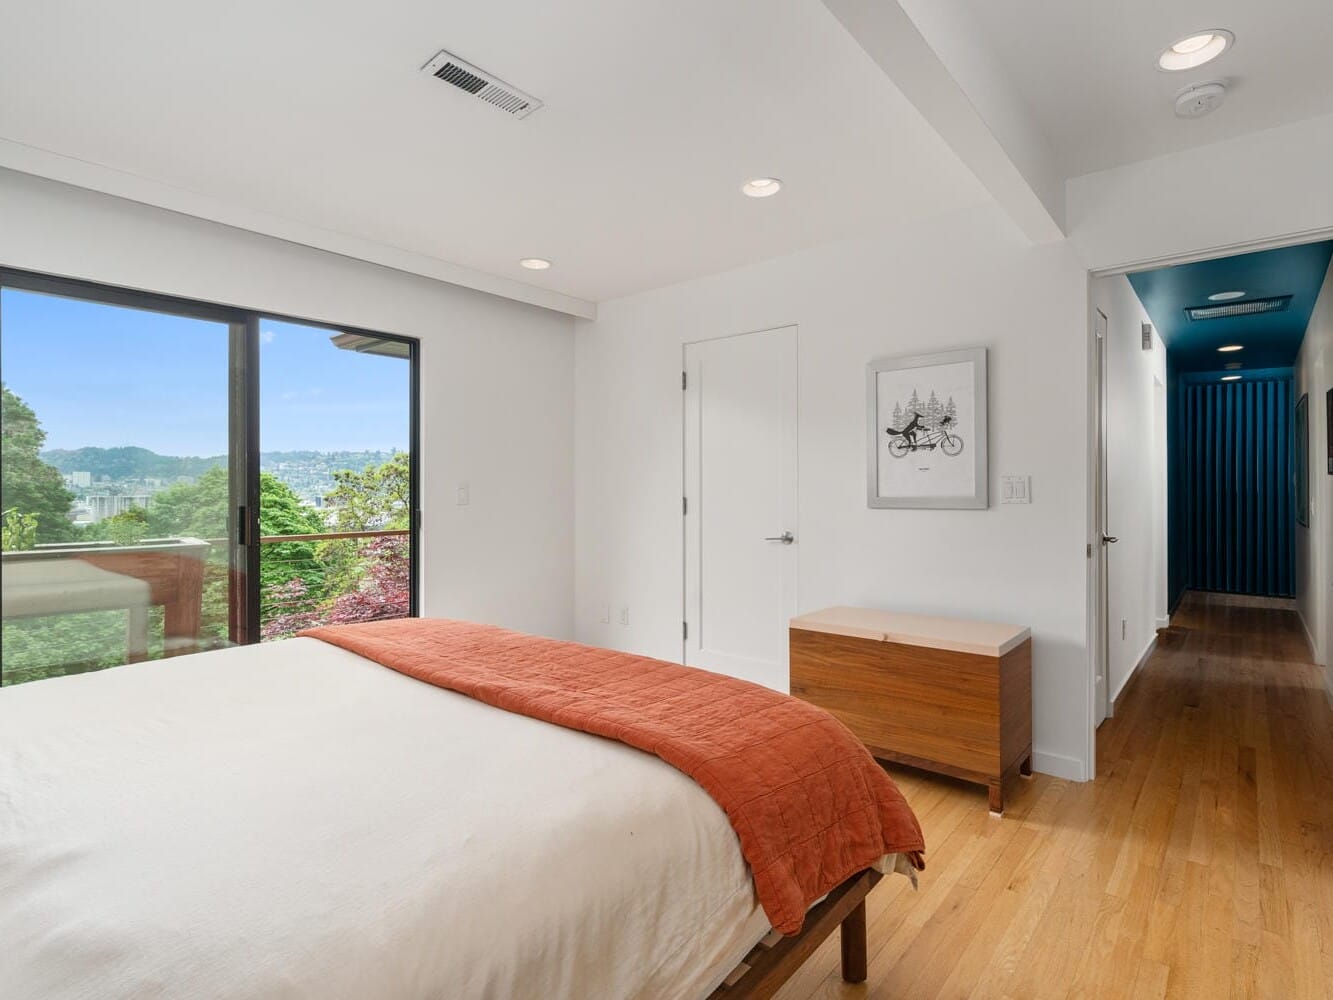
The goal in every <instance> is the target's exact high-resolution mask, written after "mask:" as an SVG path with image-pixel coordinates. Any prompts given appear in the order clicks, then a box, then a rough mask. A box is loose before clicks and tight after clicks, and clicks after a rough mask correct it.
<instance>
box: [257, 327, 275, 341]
mask: <svg viewBox="0 0 1333 1000" xmlns="http://www.w3.org/2000/svg"><path fill="white" fill-rule="evenodd" d="M276 336H277V333H276V332H275V331H273V330H260V331H259V342H260V343H261V344H271V343H273V338H274V337H276Z"/></svg>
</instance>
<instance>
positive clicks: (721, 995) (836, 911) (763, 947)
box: [708, 869, 884, 1000]
mask: <svg viewBox="0 0 1333 1000" xmlns="http://www.w3.org/2000/svg"><path fill="white" fill-rule="evenodd" d="M883 877H884V876H883V875H881V874H880V873H879V872H877V871H874V870H871V869H867V870H866V871H863V872H861V873H860V874H858V875H853V876H852V877H851V878H849V879H848V880H847V881H846V882H844V883H842V885H840V886H838V887H837V888H836V889H834V890H833V891H832V892H830V893H829V894H828V895H827V896H826V897H824V901H823V902H822V903H819V904H818V905H816V906H814V907H812V908H811V909H810V912H809V913H807V914H806V915H805V926H804V927H802V928H801V933H799V934H797V935H795V936H794V937H783V936H782V935H780V934H778V932H777V931H773V932H772V933H770V934H769V935H768V936H767V937H766V938H764V939H763V940H762V941H760V942H759V943H758V944H757V945H755V946H754V947H753V948H751V949H750V952H749V954H747V955H746V956H745V958H743V959H742V960H741V963H740V964H739V965H738V966H736V968H735V969H733V970H732V971H731V974H730V975H729V976H727V978H726V979H725V980H724V981H723V983H722V985H721V986H719V987H718V988H717V989H716V990H714V991H713V992H712V993H711V994H710V995H709V997H708V1000H767V998H768V997H771V996H773V994H775V993H776V992H777V991H778V990H779V989H780V988H781V987H782V984H783V983H785V982H786V981H787V980H788V979H790V978H791V977H792V975H793V974H795V972H796V970H797V969H799V968H800V967H801V966H802V965H803V964H804V963H805V961H806V959H808V958H809V957H810V956H811V955H813V954H814V953H815V951H816V950H817V949H818V948H819V946H820V945H821V944H823V943H824V941H825V940H826V939H827V938H828V936H829V935H830V934H832V933H833V931H834V930H835V929H837V928H841V937H842V978H843V979H844V980H846V981H847V982H849V983H864V982H865V981H866V961H867V957H868V953H867V948H866V896H867V895H869V894H870V890H871V889H873V888H874V887H875V884H876V883H877V882H879V880H880V879H882V878H883Z"/></svg>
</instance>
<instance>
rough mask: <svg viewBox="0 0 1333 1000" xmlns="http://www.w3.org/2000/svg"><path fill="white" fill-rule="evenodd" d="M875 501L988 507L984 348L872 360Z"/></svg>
mask: <svg viewBox="0 0 1333 1000" xmlns="http://www.w3.org/2000/svg"><path fill="white" fill-rule="evenodd" d="M866 414H867V420H866V422H867V438H866V445H867V451H866V467H867V475H866V489H867V502H868V503H869V505H870V506H871V507H942V508H950V507H954V508H984V507H986V506H987V505H988V504H989V493H988V489H987V487H988V482H989V477H988V472H987V464H986V349H985V348H984V347H978V348H974V349H972V350H966V351H949V352H946V353H943V354H921V355H917V356H915V357H906V358H881V359H879V360H876V361H871V362H870V363H869V364H868V365H867V366H866Z"/></svg>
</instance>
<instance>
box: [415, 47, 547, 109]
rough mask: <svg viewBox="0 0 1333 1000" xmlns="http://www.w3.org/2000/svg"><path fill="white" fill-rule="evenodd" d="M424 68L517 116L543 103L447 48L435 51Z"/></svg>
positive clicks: (422, 70)
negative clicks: (446, 49) (447, 50)
mask: <svg viewBox="0 0 1333 1000" xmlns="http://www.w3.org/2000/svg"><path fill="white" fill-rule="evenodd" d="M421 72H423V73H429V74H430V75H431V76H433V77H435V79H437V80H443V81H444V82H445V83H447V84H449V86H451V87H457V88H458V89H459V90H461V91H463V92H464V93H468V94H471V95H472V96H473V97H479V98H481V99H482V100H483V101H485V102H486V103H487V104H490V105H492V106H494V107H497V108H499V109H500V110H501V111H503V112H505V113H506V114H511V115H513V116H514V117H515V118H526V117H528V115H530V114H532V113H533V112H534V111H536V110H537V109H538V108H540V107H541V106H542V102H541V101H539V100H537V98H535V97H533V96H532V95H531V94H525V93H523V91H521V90H519V89H518V88H517V87H511V86H510V85H509V84H507V83H505V82H504V81H503V80H501V79H499V78H498V77H494V76H491V74H489V73H487V72H486V71H485V70H483V69H479V68H477V67H476V66H473V65H472V64H471V63H470V62H468V61H467V60H465V59H459V58H458V56H456V55H454V54H453V53H451V52H446V51H445V50H444V49H441V50H440V51H439V52H437V53H435V55H434V57H433V58H432V59H431V60H430V62H428V63H426V65H424V66H422V67H421Z"/></svg>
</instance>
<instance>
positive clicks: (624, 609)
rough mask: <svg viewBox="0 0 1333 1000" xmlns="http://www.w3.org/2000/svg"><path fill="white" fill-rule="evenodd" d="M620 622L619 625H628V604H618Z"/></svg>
mask: <svg viewBox="0 0 1333 1000" xmlns="http://www.w3.org/2000/svg"><path fill="white" fill-rule="evenodd" d="M620 624H621V625H628V624H629V605H628V604H622V605H621V606H620Z"/></svg>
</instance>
